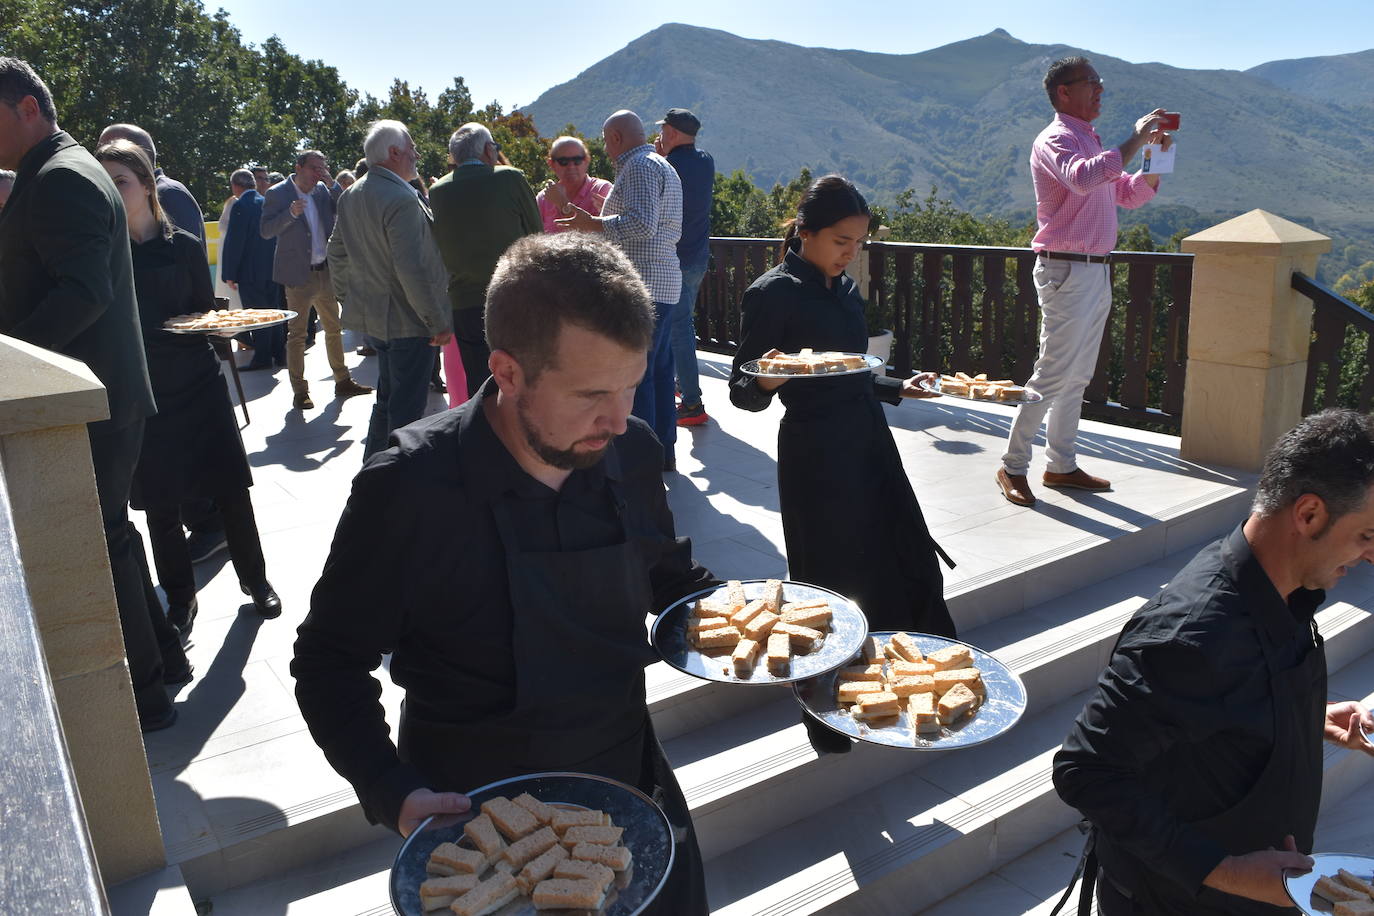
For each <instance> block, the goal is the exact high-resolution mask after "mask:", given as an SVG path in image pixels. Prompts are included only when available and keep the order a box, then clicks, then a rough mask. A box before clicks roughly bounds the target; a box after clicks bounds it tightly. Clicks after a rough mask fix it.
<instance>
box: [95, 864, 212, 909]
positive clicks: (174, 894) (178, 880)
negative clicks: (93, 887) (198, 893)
mask: <svg viewBox="0 0 1374 916" xmlns="http://www.w3.org/2000/svg"><path fill="white" fill-rule="evenodd" d="M105 896H106V897H107V898H108V900H109V902H110V912H111V913H112V914H113V916H196V904H195V901H194V900H192V899H191V892H190V891H189V890H188V889H187V888H186V880H185V878H183V877H182V874H181V869H180V868H177V867H176V866H175V865H169V866H167V867H166V868H161V869H158V870H157V871H154V872H149V873H148V874H146V875H139V876H138V877H137V878H131V879H129V880H128V881H125V882H124V883H123V884H116V885H115V886H114V887H110V888H106V890H105Z"/></svg>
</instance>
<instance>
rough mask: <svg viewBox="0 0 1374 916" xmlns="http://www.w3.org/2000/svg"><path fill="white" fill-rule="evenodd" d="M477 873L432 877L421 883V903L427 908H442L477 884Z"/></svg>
mask: <svg viewBox="0 0 1374 916" xmlns="http://www.w3.org/2000/svg"><path fill="white" fill-rule="evenodd" d="M477 882H478V878H477V876H476V875H453V876H450V877H446V878H430V879H429V880H428V881H425V882H423V883H422V884H421V885H420V905H421V906H422V907H424V908H425V909H426V910H441V909H443V908H444V907H446V906H448V905H449V904H450V903H452V902H453V901H455V900H457V899H458V898H459V897H461V896H463V895H464V894H466V893H467V892H468V891H470V890H472V889H473V888H474V887H476V886H477Z"/></svg>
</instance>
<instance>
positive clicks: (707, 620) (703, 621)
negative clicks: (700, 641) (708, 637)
mask: <svg viewBox="0 0 1374 916" xmlns="http://www.w3.org/2000/svg"><path fill="white" fill-rule="evenodd" d="M728 626H730V618H729V617H692V618H690V619H689V620H688V621H687V633H688V634H689V635H692V636H695V635H697V634H698V633H700V632H701V631H703V630H714V629H715V628H716V627H728Z"/></svg>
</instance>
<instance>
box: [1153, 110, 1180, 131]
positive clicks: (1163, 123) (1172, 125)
mask: <svg viewBox="0 0 1374 916" xmlns="http://www.w3.org/2000/svg"><path fill="white" fill-rule="evenodd" d="M1181 117H1182V116H1181V115H1180V114H1179V113H1178V112H1177V111H1166V112H1164V115H1163V116H1162V117H1161V118H1160V119H1159V124H1158V128H1159V129H1160V130H1178V122H1179V119H1180V118H1181Z"/></svg>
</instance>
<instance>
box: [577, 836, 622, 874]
mask: <svg viewBox="0 0 1374 916" xmlns="http://www.w3.org/2000/svg"><path fill="white" fill-rule="evenodd" d="M572 857H573V858H574V859H580V860H581V861H583V862H595V863H596V864H598V865H604V866H606V867H607V868H609V869H612V870H613V871H624V870H625V869H627V868H629V867H630V850H628V849H626V848H625V847H624V846H598V845H597V844H595V843H578V844H577V845H576V846H574V847H573V848H572Z"/></svg>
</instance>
